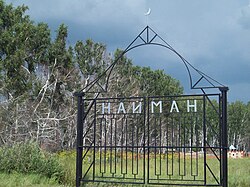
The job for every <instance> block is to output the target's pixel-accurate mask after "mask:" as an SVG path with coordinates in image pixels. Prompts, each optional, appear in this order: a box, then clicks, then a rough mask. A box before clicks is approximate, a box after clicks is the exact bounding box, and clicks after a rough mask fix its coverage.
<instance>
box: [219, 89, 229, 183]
mask: <svg viewBox="0 0 250 187" xmlns="http://www.w3.org/2000/svg"><path fill="white" fill-rule="evenodd" d="M220 91H221V94H222V95H221V97H222V106H221V107H222V108H221V109H222V111H221V112H222V116H221V122H222V124H221V128H222V172H223V173H222V176H223V178H222V186H223V187H227V186H228V166H227V164H228V162H227V150H228V142H227V91H228V87H222V88H220Z"/></svg>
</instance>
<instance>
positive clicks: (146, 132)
mask: <svg viewBox="0 0 250 187" xmlns="http://www.w3.org/2000/svg"><path fill="white" fill-rule="evenodd" d="M150 32H151V33H153V34H150ZM145 33H146V35H145ZM143 37H146V38H144V39H143ZM156 38H158V39H161V41H163V42H164V44H162V43H155V42H154V40H155V39H156ZM137 40H140V41H142V43H141V44H140V43H139V44H138V41H137ZM149 44H153V45H160V46H163V47H166V48H168V49H170V50H172V51H173V52H174V53H175V54H177V55H178V56H179V57H180V58H181V60H182V62H183V63H184V65H185V66H186V68H187V71H188V74H189V78H190V83H191V88H193V89H200V90H201V91H202V94H197V95H178V96H152V97H129V98H98V96H99V94H100V92H96V96H95V97H94V98H91V99H88V98H86V97H85V93H86V90H87V91H89V90H90V89H92V88H93V86H94V85H98V86H100V84H99V82H98V81H99V78H97V79H96V80H95V81H94V82H92V83H91V84H89V85H87V87H86V88H85V91H84V92H83V91H82V92H79V93H77V94H76V96H77V97H78V122H77V163H76V168H77V169H76V186H77V187H79V186H80V185H81V184H83V183H86V182H105V183H106V182H107V183H127V184H149V185H150V184H153V185H178V186H223V187H226V186H227V180H228V179H227V147H228V145H227V107H226V104H227V91H228V88H227V87H225V86H223V85H221V84H220V83H218V82H217V81H215V80H214V79H212V78H211V77H208V76H207V75H205V74H204V73H202V72H201V71H198V70H197V69H195V68H194V67H193V66H192V65H191V64H190V63H188V62H187V61H186V60H185V59H184V58H183V57H181V56H180V55H179V54H178V53H177V52H176V51H175V50H174V49H173V48H172V47H171V46H170V45H169V44H167V43H166V42H165V41H164V40H162V38H160V37H159V36H158V34H156V33H155V32H154V31H153V30H152V29H151V28H149V27H148V26H147V27H146V28H145V29H144V30H143V31H142V32H141V33H140V34H139V35H138V36H137V37H136V39H135V40H134V41H133V42H132V43H131V44H130V45H129V46H128V48H126V50H125V51H124V53H123V54H121V56H122V55H124V54H125V53H126V52H128V51H129V50H131V49H133V48H136V47H138V46H141V45H149ZM121 56H120V57H121ZM120 57H119V58H120ZM119 58H118V59H119ZM118 59H117V60H116V61H115V63H114V64H111V66H110V67H109V68H108V69H107V70H106V72H105V74H103V75H102V76H106V77H107V79H106V81H107V82H106V88H104V89H103V88H102V90H104V91H105V90H107V87H108V80H109V77H110V75H111V71H112V69H113V67H114V65H115V64H116V62H117V61H118ZM192 68H193V70H195V71H196V73H198V74H199V75H200V78H199V79H198V80H197V81H195V82H193V79H192V75H191V72H192V71H191V70H190V69H192ZM204 80H205V81H207V82H208V84H209V86H199V84H200V83H201V82H202V81H204ZM214 83H216V84H219V86H217V85H215V84H214ZM206 88H216V89H217V93H214V94H207V93H206V92H205V89H206Z"/></svg>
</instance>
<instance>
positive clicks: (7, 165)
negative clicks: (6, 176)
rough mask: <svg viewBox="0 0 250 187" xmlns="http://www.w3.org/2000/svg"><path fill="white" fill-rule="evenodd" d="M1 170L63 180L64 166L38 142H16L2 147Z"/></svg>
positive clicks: (0, 152) (0, 155) (0, 154)
mask: <svg viewBox="0 0 250 187" xmlns="http://www.w3.org/2000/svg"><path fill="white" fill-rule="evenodd" d="M0 172H6V173H12V172H18V173H24V174H27V173H34V174H40V175H43V176H45V177H48V178H55V179H56V180H57V181H61V180H62V178H63V168H62V166H61V165H60V163H59V162H58V159H57V158H56V157H55V156H53V155H51V154H49V153H45V152H43V151H42V150H41V149H40V148H39V147H38V146H37V145H36V144H34V143H27V144H15V145H13V146H12V147H2V148H1V149H0Z"/></svg>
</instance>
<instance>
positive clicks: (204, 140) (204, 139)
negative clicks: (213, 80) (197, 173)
mask: <svg viewBox="0 0 250 187" xmlns="http://www.w3.org/2000/svg"><path fill="white" fill-rule="evenodd" d="M206 136H207V133H206V96H205V95H204V96H203V151H204V163H203V164H204V167H203V168H204V185H206V184H207V172H206V170H207V151H206Z"/></svg>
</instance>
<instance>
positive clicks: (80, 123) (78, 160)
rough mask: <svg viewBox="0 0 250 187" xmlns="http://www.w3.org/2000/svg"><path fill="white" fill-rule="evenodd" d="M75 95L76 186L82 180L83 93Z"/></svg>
mask: <svg viewBox="0 0 250 187" xmlns="http://www.w3.org/2000/svg"><path fill="white" fill-rule="evenodd" d="M75 96H76V97H77V141H76V152H77V154H76V187H80V185H81V180H82V152H83V147H82V146H83V116H84V99H83V96H84V93H75Z"/></svg>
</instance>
